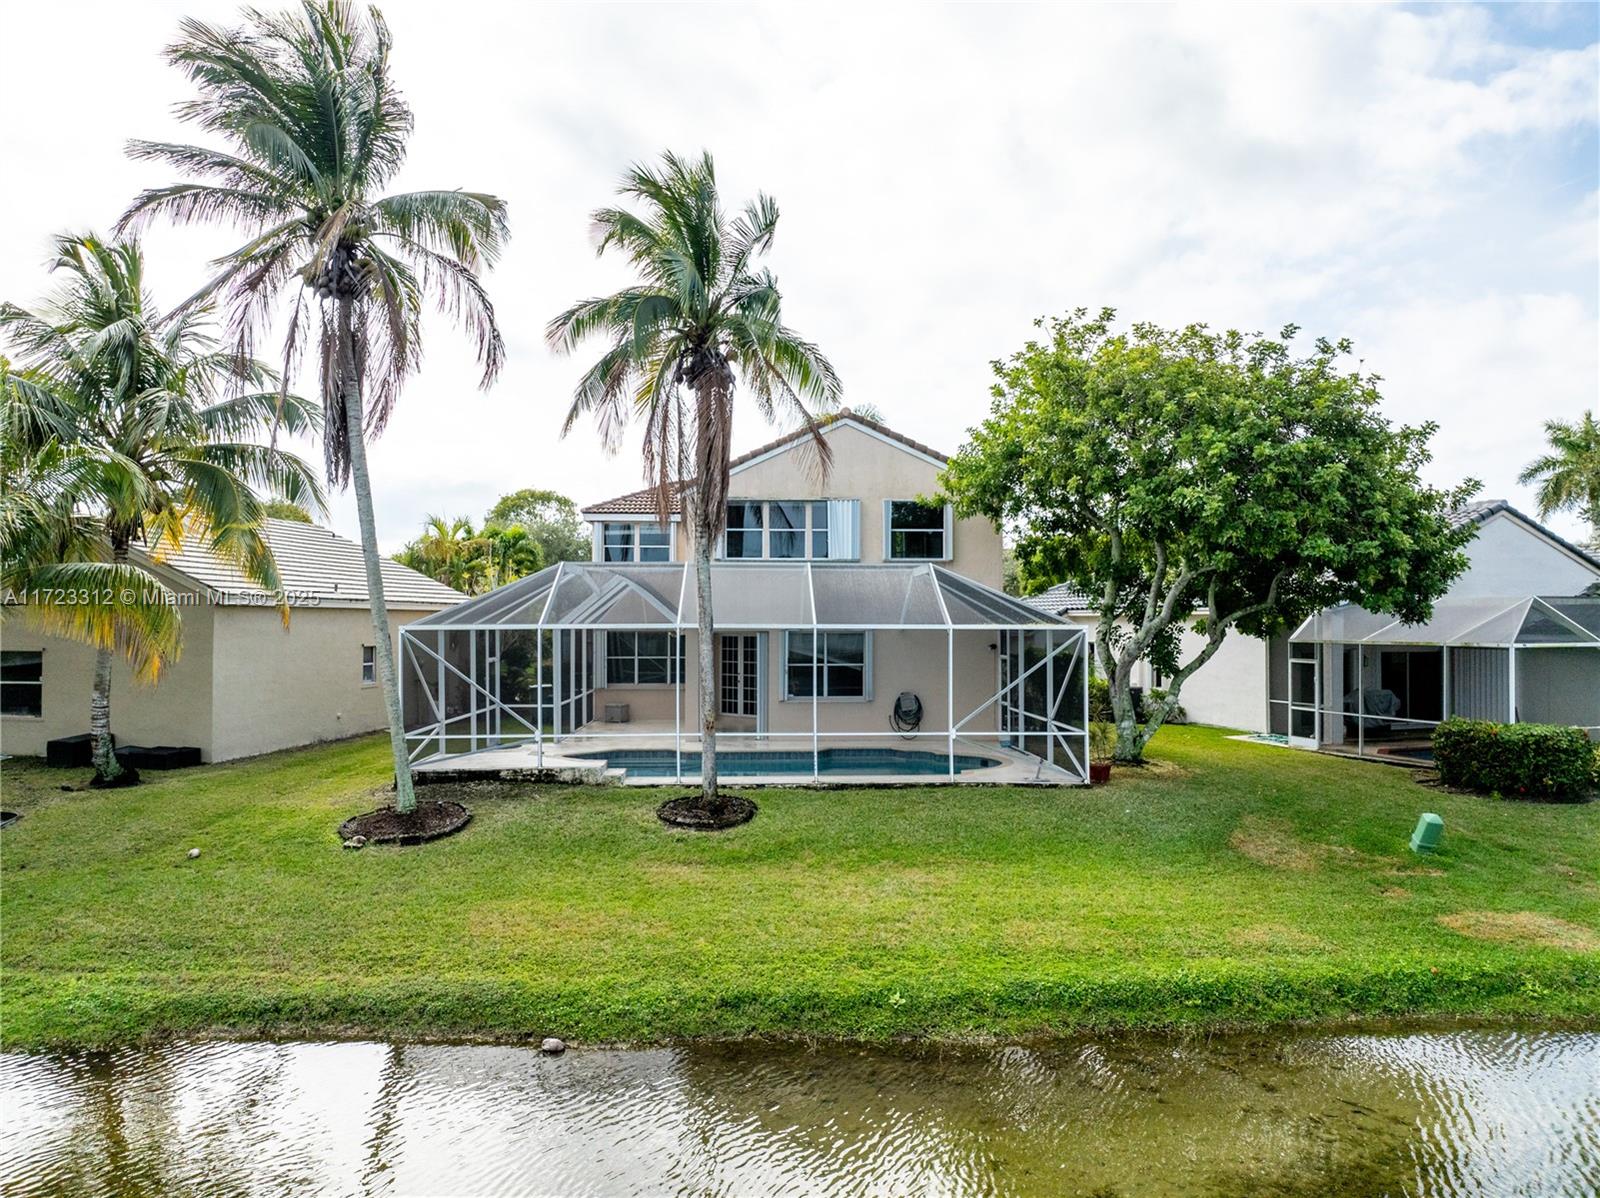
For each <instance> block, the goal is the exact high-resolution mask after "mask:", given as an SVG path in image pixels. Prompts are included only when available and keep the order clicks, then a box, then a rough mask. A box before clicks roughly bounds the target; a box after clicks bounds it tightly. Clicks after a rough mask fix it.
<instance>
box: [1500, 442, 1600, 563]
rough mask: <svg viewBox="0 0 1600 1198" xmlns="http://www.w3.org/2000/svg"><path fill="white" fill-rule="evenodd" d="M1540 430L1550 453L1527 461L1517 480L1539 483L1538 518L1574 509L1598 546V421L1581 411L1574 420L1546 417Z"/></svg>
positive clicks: (1593, 543)
mask: <svg viewBox="0 0 1600 1198" xmlns="http://www.w3.org/2000/svg"><path fill="white" fill-rule="evenodd" d="M1544 433H1545V439H1546V440H1547V441H1548V442H1549V443H1550V452H1549V453H1546V454H1543V455H1541V456H1540V457H1538V458H1535V459H1534V460H1533V461H1531V462H1529V463H1528V466H1527V469H1525V470H1524V471H1523V472H1522V473H1521V474H1520V475H1518V477H1517V481H1518V482H1519V483H1522V484H1523V485H1524V486H1527V485H1529V484H1532V483H1538V484H1539V490H1538V497H1539V519H1541V520H1548V519H1549V518H1550V517H1551V516H1552V515H1553V514H1554V513H1556V512H1559V511H1575V512H1577V513H1578V515H1579V516H1581V517H1582V518H1583V519H1584V520H1586V521H1588V523H1589V533H1590V542H1589V543H1590V544H1591V545H1594V546H1596V547H1597V548H1600V422H1596V420H1595V418H1594V413H1593V412H1585V413H1584V414H1583V419H1582V420H1579V421H1576V422H1574V421H1570V420H1546V421H1545V422H1544Z"/></svg>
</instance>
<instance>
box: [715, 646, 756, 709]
mask: <svg viewBox="0 0 1600 1198" xmlns="http://www.w3.org/2000/svg"><path fill="white" fill-rule="evenodd" d="M720 681H721V685H720V686H719V687H718V688H717V691H718V705H717V710H718V711H719V712H721V713H722V714H723V715H742V716H751V717H759V716H760V714H761V637H760V635H759V634H758V633H749V632H741V633H738V634H724V636H723V637H722V677H721V680H720Z"/></svg>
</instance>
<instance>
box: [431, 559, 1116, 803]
mask: <svg viewBox="0 0 1600 1198" xmlns="http://www.w3.org/2000/svg"><path fill="white" fill-rule="evenodd" d="M712 594H713V596H714V597H715V619H716V630H715V631H716V635H717V636H718V637H719V638H720V640H721V644H723V645H727V644H728V643H729V638H730V637H733V638H737V637H738V636H739V634H753V635H751V636H749V638H748V639H749V640H751V641H755V640H756V639H758V637H759V639H760V640H762V641H763V642H765V641H766V638H765V637H764V636H759V634H769V633H770V634H782V635H781V636H778V637H777V640H778V642H779V643H781V644H782V645H783V646H784V659H783V668H784V669H785V670H787V671H788V673H787V674H786V675H785V677H784V680H783V681H784V684H785V685H786V686H787V685H789V684H792V685H793V687H794V690H795V691H798V692H802V693H801V694H799V695H795V694H785V696H784V699H785V702H784V703H783V707H784V708H785V712H784V715H785V719H784V721H783V723H784V724H785V725H786V726H782V727H773V726H771V722H769V721H762V722H760V724H759V725H758V727H756V728H754V729H750V728H745V727H739V726H738V724H739V723H740V721H737V720H726V719H724V718H723V716H721V715H719V718H718V729H717V740H718V744H719V746H722V745H723V744H724V742H732V745H731V747H738V746H741V745H744V746H746V747H748V744H749V742H751V741H761V742H770V743H769V744H768V745H767V747H769V748H773V749H778V750H782V751H784V752H786V753H796V752H799V753H804V752H806V751H807V750H809V752H810V755H811V766H812V769H811V773H812V776H813V777H818V776H820V774H821V772H822V770H821V761H822V757H821V754H822V752H823V746H824V742H829V743H833V744H840V743H843V744H846V745H847V744H848V743H849V742H850V741H851V740H852V739H853V738H869V737H877V738H879V739H882V738H884V737H886V736H891V735H892V736H894V737H895V738H897V739H899V740H905V741H908V742H916V745H917V747H925V748H931V749H933V750H935V751H937V752H940V753H942V754H943V756H944V757H945V758H946V759H947V763H948V774H949V776H950V777H951V778H954V777H955V776H956V773H957V755H958V754H957V747H958V742H977V743H979V744H993V745H997V746H1004V747H1006V748H1007V749H1010V750H1013V751H1014V752H1018V753H1022V754H1026V755H1028V756H1029V757H1033V758H1037V759H1038V760H1039V762H1040V763H1041V766H1049V767H1053V769H1052V770H1051V772H1050V777H1051V778H1053V779H1055V780H1058V781H1062V782H1081V781H1086V780H1087V777H1088V762H1089V746H1088V672H1089V657H1088V649H1087V644H1086V638H1085V633H1084V631H1083V630H1082V629H1081V628H1078V627H1076V626H1074V625H1071V624H1067V623H1065V622H1063V621H1061V620H1058V619H1056V618H1055V617H1053V616H1050V615H1048V614H1046V613H1044V612H1041V611H1038V610H1036V609H1034V608H1032V607H1029V606H1028V605H1027V604H1025V603H1021V602H1019V601H1018V600H1016V599H1014V598H1012V597H1010V596H1008V595H1005V594H1003V593H1001V592H999V591H996V590H994V589H992V588H990V587H986V586H983V585H982V584H980V583H976V582H974V581H972V580H971V579H967V578H963V577H962V576H960V575H957V574H955V573H953V572H951V571H950V570H947V569H945V568H944V567H942V566H939V565H935V564H931V563H904V564H882V565H877V564H873V565H868V564H861V563H827V564H823V563H811V562H792V563H772V562H765V563H759V564H757V563H750V564H744V563H740V564H733V563H717V564H715V565H713V567H712ZM696 615H697V606H696V596H695V585H694V578H693V574H692V567H691V566H690V565H688V564H687V563H677V562H673V563H662V564H647V565H641V564H630V565H613V564H598V563H586V562H562V563H559V564H557V565H555V566H551V567H549V568H547V569H545V570H542V571H540V572H539V573H537V574H533V575H530V576H528V577H526V578H522V579H518V580H517V581H515V582H511V583H508V584H506V585H505V586H502V587H500V588H498V589H496V590H494V591H490V592H488V593H487V594H484V595H479V596H476V597H475V598H472V599H470V600H468V601H466V602H465V603H461V604H458V605H456V606H455V607H452V608H447V609H445V610H442V611H439V612H436V613H434V614H432V615H430V616H427V617H424V618H423V619H420V620H417V621H416V622H414V623H411V624H408V625H406V626H405V627H404V628H402V629H401V634H400V674H401V680H400V689H401V703H402V708H403V710H404V712H405V717H406V738H407V743H408V746H409V750H410V760H411V762H412V764H413V765H422V764H426V763H431V762H436V761H439V760H440V759H443V758H453V757H457V756H460V755H463V754H470V753H476V752H481V751H484V750H488V749H499V748H505V747H508V746H515V745H522V746H527V747H529V748H531V750H532V754H533V761H532V764H534V765H536V766H537V767H541V768H542V767H543V766H544V765H545V758H546V753H547V752H549V753H550V754H551V755H552V756H559V755H561V754H563V753H566V754H571V753H573V752H574V751H575V748H574V746H575V745H583V743H584V742H590V741H598V740H604V741H606V742H618V741H622V740H626V739H629V738H635V739H636V740H637V741H640V742H642V741H643V739H644V738H655V742H656V743H655V746H653V747H657V748H660V747H666V748H668V749H670V751H671V752H673V753H674V754H675V758H676V762H677V765H676V768H675V771H674V776H675V777H677V778H680V779H681V778H683V777H684V776H686V774H687V775H692V774H693V773H694V772H695V769H696V768H697V767H695V766H694V765H693V761H692V760H691V762H690V763H689V765H690V768H689V769H687V770H686V769H685V762H684V755H685V754H686V753H689V754H693V753H696V752H698V749H699V741H700V736H699V732H698V729H699V723H700V715H699V708H698V702H697V692H698V687H697V685H696V684H697V681H698V668H697V665H696V660H697V658H696V650H695V636H696V631H695V625H696ZM830 632H834V633H866V634H868V635H867V637H864V638H862V639H863V641H866V642H867V643H868V644H869V646H870V644H871V643H872V642H871V641H870V639H869V638H870V637H872V636H874V635H879V634H885V633H890V632H892V633H894V634H908V636H910V635H911V634H915V636H914V638H913V639H910V640H907V639H905V638H902V639H901V641H900V642H898V643H897V645H896V647H895V648H896V649H897V650H898V651H897V652H893V653H891V652H890V651H889V650H888V649H885V648H881V647H880V648H879V649H878V650H877V652H876V655H877V657H878V659H879V660H878V661H877V662H876V664H875V665H874V664H873V663H872V662H871V657H872V655H873V650H872V649H871V648H870V647H869V648H868V649H867V651H866V656H867V658H868V660H867V661H866V662H864V663H862V664H861V665H860V666H855V667H852V665H851V664H850V663H848V662H847V663H845V664H844V665H840V664H838V663H836V662H832V661H829V660H827V659H826V657H825V652H824V651H823V650H822V649H820V648H819V642H820V641H821V640H822V639H823V638H826V637H827V635H828V634H829V633H830ZM640 633H650V634H654V635H653V637H652V638H651V644H652V645H654V646H656V647H657V649H656V651H655V652H653V654H652V655H651V656H648V657H644V656H640V657H637V658H635V659H633V660H632V661H631V662H630V665H629V669H630V673H631V675H632V676H631V677H630V679H629V681H630V683H631V684H633V685H635V686H638V685H648V686H650V687H651V688H653V691H654V694H655V697H657V698H658V699H664V695H663V692H666V691H670V693H671V703H672V720H671V724H670V726H669V725H667V724H666V721H665V719H663V720H662V721H660V724H659V726H658V727H656V728H655V729H654V730H653V731H640V730H630V728H629V727H628V725H626V724H621V725H616V724H610V723H605V724H597V722H596V714H597V703H600V704H603V703H605V702H606V699H607V693H606V688H607V685H608V679H607V676H606V675H607V666H608V653H607V640H608V638H614V639H612V641H611V647H612V651H613V654H614V653H615V652H617V651H618V646H623V645H629V644H633V643H634V642H632V641H630V640H628V639H627V638H628V637H629V635H630V634H640ZM639 639H640V641H642V640H643V638H642V637H641V638H639ZM663 645H664V646H665V647H664V648H661V646H663ZM907 646H910V647H911V648H910V649H907ZM766 652H767V655H768V656H770V649H769V650H767V651H766ZM899 658H905V659H907V660H894V659H899ZM958 658H959V660H960V662H961V666H960V668H959V669H958ZM797 659H798V661H799V663H800V664H798V665H797V664H796V661H797ZM913 659H914V660H913ZM941 659H942V660H941ZM609 660H610V661H611V662H612V663H613V664H614V662H615V660H616V659H615V657H614V656H613V657H612V658H610V659H609ZM726 666H727V658H726V656H724V659H723V667H724V668H725V667H726ZM770 668H771V667H770V665H769V666H768V667H767V669H770ZM808 668H809V672H810V680H809V685H807V684H806V683H807V679H806V671H807V669H808ZM852 668H857V669H861V670H863V671H864V672H866V673H867V674H868V677H869V678H870V672H871V671H872V670H874V669H875V670H876V672H877V675H878V677H879V678H880V679H881V680H883V681H885V682H886V683H887V686H885V687H884V688H882V689H883V692H884V693H880V695H879V696H878V698H880V699H882V700H884V701H886V702H888V703H891V704H892V703H893V701H894V699H895V697H896V696H895V694H894V693H888V692H890V691H892V690H893V689H894V688H895V687H896V685H897V678H898V677H899V676H900V675H901V674H902V673H909V672H911V671H913V670H916V669H920V670H922V671H923V674H922V677H923V678H924V679H929V678H931V679H933V680H934V681H935V682H942V684H943V693H942V694H937V695H934V694H932V691H933V690H934V686H933V685H928V686H926V687H925V689H926V690H927V691H928V692H929V694H928V695H925V696H924V698H925V700H926V708H927V710H926V714H925V717H924V719H923V721H922V724H921V726H920V727H918V728H916V729H914V730H910V731H899V730H893V731H891V729H890V728H889V727H888V726H887V724H886V725H885V727H883V728H881V729H876V730H874V729H873V728H865V727H860V726H859V724H860V721H859V720H857V721H856V726H853V727H842V726H839V725H840V724H841V723H842V722H843V723H849V722H851V721H850V714H851V713H845V714H840V712H841V709H840V708H834V709H833V710H832V711H830V712H829V718H828V719H827V720H825V719H824V718H823V714H822V713H823V709H824V708H830V707H832V706H833V705H832V704H831V703H830V700H829V699H828V698H827V697H824V696H823V695H822V694H821V693H820V692H822V691H823V690H825V689H826V687H825V685H824V684H823V681H822V676H823V672H824V671H829V670H832V671H835V672H839V671H848V670H850V669H852ZM930 670H931V671H933V672H932V673H931V674H930V673H928V671H930ZM647 678H648V682H647V683H646V679H647ZM728 682H729V679H728V678H725V677H721V676H719V678H718V685H719V689H722V688H726V687H727V686H728ZM610 685H611V686H612V687H614V688H616V687H617V684H616V683H615V681H614V680H611V682H610ZM759 685H760V687H761V688H762V689H763V690H764V691H766V690H769V689H770V685H769V681H768V675H767V674H766V673H763V674H761V675H760V678H759ZM691 687H692V688H694V692H693V693H691ZM617 689H621V690H626V689H627V687H620V688H617ZM779 689H782V688H781V687H780V688H779ZM906 689H909V688H906ZM728 701H731V702H732V703H733V704H734V706H735V707H737V699H736V698H735V699H732V700H726V699H724V700H720V701H719V710H720V711H726V707H725V706H723V703H724V702H728ZM763 702H764V700H763ZM806 707H809V709H810V710H809V717H810V718H809V723H808V724H807V722H806V721H805V720H804V719H803V718H799V717H801V716H802V713H803V712H804V709H805V708H806ZM724 724H731V725H734V726H732V727H730V728H728V729H727V730H724V727H723V725H724ZM825 724H827V725H829V726H825ZM797 725H798V726H797ZM664 738H665V740H664ZM857 743H860V742H857ZM1055 771H1060V772H1059V773H1057V772H1055Z"/></svg>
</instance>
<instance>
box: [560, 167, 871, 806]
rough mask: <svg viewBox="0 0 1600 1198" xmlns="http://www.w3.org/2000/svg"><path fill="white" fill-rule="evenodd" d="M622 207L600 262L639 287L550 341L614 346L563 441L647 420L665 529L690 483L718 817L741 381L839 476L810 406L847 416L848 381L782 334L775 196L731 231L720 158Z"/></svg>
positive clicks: (600, 228)
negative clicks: (722, 573)
mask: <svg viewBox="0 0 1600 1198" xmlns="http://www.w3.org/2000/svg"><path fill="white" fill-rule="evenodd" d="M618 194H619V195H622V196H624V197H626V198H628V199H631V200H635V201H638V203H639V204H640V205H641V206H642V207H643V209H644V211H643V214H642V215H641V214H635V213H634V212H631V211H629V210H627V209H625V208H602V209H600V210H599V211H597V212H596V213H595V214H594V227H595V230H596V233H597V235H598V241H599V244H598V253H600V254H604V253H605V252H606V251H607V250H610V249H616V250H618V251H620V252H621V253H622V254H623V255H625V256H626V257H627V259H628V261H629V262H630V264H631V265H632V266H633V269H634V271H635V272H636V274H637V276H638V278H637V281H636V282H635V283H634V284H633V286H631V287H627V288H625V289H623V290H622V291H619V292H617V293H616V294H614V295H608V296H603V297H601V298H598V299H588V300H584V301H582V302H581V303H578V304H574V305H573V306H572V307H571V308H568V309H567V310H566V311H565V312H563V313H561V315H559V316H557V317H556V318H555V319H554V320H552V321H551V322H550V325H549V328H548V329H547V337H548V339H549V342H550V345H551V347H552V348H554V349H555V350H557V351H558V352H561V353H570V352H572V351H573V350H574V349H575V348H576V347H577V346H578V345H579V344H580V343H581V342H582V341H584V340H585V339H587V338H588V337H590V336H595V335H598V336H600V337H603V338H605V339H606V340H607V341H609V343H610V344H609V345H608V346H607V348H606V350H605V352H604V353H602V354H601V355H600V357H599V359H598V360H597V361H596V362H595V363H594V364H593V365H592V366H590V367H589V369H588V370H587V371H586V372H585V373H584V375H583V377H582V378H581V379H580V380H579V382H578V386H577V391H576V393H575V394H574V396H573V400H572V406H571V408H570V410H569V411H568V412H567V419H566V423H565V425H564V426H563V429H562V432H563V435H565V433H567V432H569V431H570V430H571V429H572V426H573V424H574V423H576V421H577V420H578V419H579V417H581V416H583V415H584V414H586V413H589V414H592V415H593V416H594V417H595V419H596V421H597V423H598V425H599V427H600V431H601V435H602V436H603V437H604V438H605V440H606V443H607V445H608V446H609V447H613V448H614V447H615V446H616V444H617V442H618V440H619V439H620V436H621V431H622V429H623V427H624V426H625V425H626V424H627V423H628V422H629V421H630V420H633V419H640V420H643V421H644V430H645V431H644V451H643V452H644V472H645V477H646V479H647V480H648V481H649V482H650V483H651V485H652V486H653V487H654V488H655V492H656V506H657V509H658V516H659V518H660V519H661V521H662V522H663V523H665V522H666V519H667V516H668V506H669V500H670V497H671V494H672V491H673V488H674V487H676V486H677V485H678V482H679V480H685V485H684V486H683V489H682V496H683V499H684V503H685V506H686V508H687V511H686V512H685V516H686V519H687V523H688V527H689V532H690V537H691V539H692V543H693V547H694V566H695V593H696V597H697V599H698V604H699V621H698V625H697V628H698V633H699V642H700V643H699V651H700V652H699V657H700V733H701V748H702V755H701V760H702V768H701V794H702V796H703V798H704V800H705V802H706V803H707V804H714V803H715V802H716V801H717V799H718V791H717V742H716V735H717V727H716V720H717V708H716V687H715V678H714V676H713V665H712V663H713V654H712V650H713V646H712V630H713V628H714V623H713V620H712V611H711V547H712V545H713V544H715V542H716V539H717V536H718V534H719V533H721V532H722V529H723V527H724V525H725V524H726V522H727V515H728V512H727V506H728V505H727V498H728V464H729V458H730V453H729V445H730V442H731V437H732V433H733V394H734V388H735V386H736V385H737V384H738V383H739V382H741V381H742V382H743V383H744V385H745V386H746V388H747V389H748V390H749V391H750V393H751V395H753V396H754V397H755V401H756V406H757V408H758V409H759V410H760V412H761V414H762V415H763V416H764V417H765V418H766V419H768V420H774V419H777V418H779V417H780V416H784V417H789V418H793V419H796V420H798V421H800V422H801V423H802V424H803V425H804V426H805V428H806V429H807V430H809V431H810V433H811V435H812V438H813V439H814V443H815V445H816V447H817V461H818V463H819V468H820V469H823V470H826V469H827V466H828V462H829V454H828V446H827V443H826V441H825V440H824V439H823V437H822V435H821V431H820V429H819V427H818V425H817V423H816V421H815V420H814V419H813V417H812V414H811V411H810V409H808V407H807V406H806V405H807V402H808V401H809V402H810V403H812V404H814V405H816V406H817V407H818V408H820V409H828V408H832V407H834V406H835V405H836V404H837V403H838V397H839V390H840V388H839V379H838V376H837V375H836V374H835V373H834V370H833V366H832V365H831V364H830V363H829V362H828V359H827V358H825V357H824V356H823V355H822V353H821V351H819V350H818V349H817V347H816V346H814V345H812V344H811V343H810V342H807V341H805V340H803V339H801V338H800V337H799V336H798V335H797V334H796V333H795V332H794V331H793V330H792V329H790V328H788V327H787V326H786V325H785V324H784V323H783V314H782V305H781V301H780V296H779V293H778V284H777V280H776V279H774V278H773V276H772V274H771V272H770V271H768V270H766V269H764V268H763V269H759V270H758V269H757V267H756V265H755V260H756V258H758V257H759V256H760V255H761V254H763V253H765V252H766V251H767V250H768V249H769V248H770V247H771V245H772V238H773V234H774V232H775V231H776V229H777V224H778V206H777V204H776V203H775V202H773V200H772V199H771V198H770V197H769V196H765V195H758V196H757V197H756V199H755V200H754V201H752V202H751V203H749V204H747V205H746V206H745V207H744V210H743V211H742V212H741V213H740V215H739V216H737V217H735V218H734V219H733V220H731V221H730V220H729V219H728V216H727V214H726V212H724V210H723V207H722V201H721V198H720V197H719V196H718V194H717V179H716V169H715V166H714V165H713V163H712V161H711V155H710V154H702V155H701V156H700V157H699V158H698V159H684V158H679V157H678V156H676V155H674V154H671V153H668V154H666V155H664V156H663V158H662V162H661V165H660V167H659V168H655V167H647V166H635V167H633V168H632V169H631V170H629V171H628V173H627V175H626V176H625V177H624V178H623V181H622V185H621V187H620V188H619V189H618Z"/></svg>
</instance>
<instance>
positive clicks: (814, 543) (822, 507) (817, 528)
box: [811, 499, 828, 560]
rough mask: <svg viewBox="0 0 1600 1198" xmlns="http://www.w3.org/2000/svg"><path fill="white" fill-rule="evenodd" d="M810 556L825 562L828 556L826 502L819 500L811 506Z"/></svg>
mask: <svg viewBox="0 0 1600 1198" xmlns="http://www.w3.org/2000/svg"><path fill="white" fill-rule="evenodd" d="M811 556H812V557H814V558H817V559H819V560H825V559H826V558H827V556H828V501H827V500H826V499H819V500H818V501H817V502H816V503H813V504H812V505H811Z"/></svg>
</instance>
